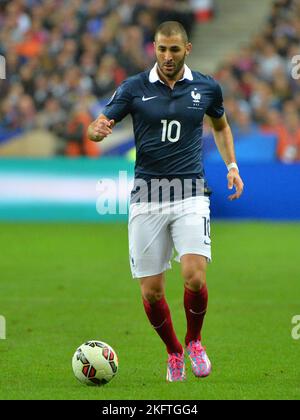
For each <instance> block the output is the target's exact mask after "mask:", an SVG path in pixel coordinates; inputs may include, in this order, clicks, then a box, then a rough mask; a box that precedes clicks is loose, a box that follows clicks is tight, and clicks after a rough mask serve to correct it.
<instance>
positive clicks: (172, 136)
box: [161, 120, 181, 143]
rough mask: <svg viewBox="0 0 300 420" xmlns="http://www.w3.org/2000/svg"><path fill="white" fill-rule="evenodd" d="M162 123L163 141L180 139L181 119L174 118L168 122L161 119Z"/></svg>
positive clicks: (173, 141)
mask: <svg viewBox="0 0 300 420" xmlns="http://www.w3.org/2000/svg"><path fill="white" fill-rule="evenodd" d="M161 123H162V125H163V130H162V136H161V141H166V139H167V140H169V141H170V142H172V143H175V142H176V141H178V140H179V139H180V133H181V124H180V122H179V121H176V120H173V121H170V122H169V123H168V120H161ZM174 127H175V128H174Z"/></svg>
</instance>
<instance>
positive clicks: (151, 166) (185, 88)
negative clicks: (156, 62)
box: [103, 66, 224, 180]
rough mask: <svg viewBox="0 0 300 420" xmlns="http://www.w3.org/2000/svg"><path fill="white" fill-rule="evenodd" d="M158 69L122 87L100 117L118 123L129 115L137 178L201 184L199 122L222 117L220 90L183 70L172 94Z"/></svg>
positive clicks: (211, 83)
mask: <svg viewBox="0 0 300 420" xmlns="http://www.w3.org/2000/svg"><path fill="white" fill-rule="evenodd" d="M156 68H157V67H156V66H155V67H154V68H153V69H152V70H151V71H146V72H144V73H140V74H138V75H136V76H133V77H130V78H129V79H127V80H126V81H124V82H123V83H122V84H121V86H120V87H119V88H118V89H117V91H116V93H115V94H114V96H113V97H112V99H111V100H110V102H109V103H108V104H107V106H106V107H105V109H104V110H103V114H104V115H105V116H106V117H107V118H109V119H113V120H115V121H116V122H119V121H121V120H122V119H123V118H124V117H125V116H126V115H127V114H131V116H132V119H133V127H134V135H135V144H136V164H135V177H136V178H139V177H140V178H142V179H146V180H148V179H151V178H153V177H155V178H157V177H158V178H160V177H167V178H172V177H174V178H181V179H184V178H186V177H196V178H201V179H202V178H204V169H203V156H202V143H203V140H202V128H203V118H204V115H205V114H207V115H208V116H210V117H213V118H220V117H222V115H223V113H224V108H223V97H222V92H221V88H220V86H219V84H218V83H217V82H216V81H215V80H214V79H213V78H212V77H210V76H205V75H203V74H201V73H198V72H194V71H191V70H190V69H189V68H188V67H187V66H185V72H184V77H183V79H182V80H180V81H178V82H177V83H176V84H175V87H174V89H173V90H172V89H171V88H170V87H169V86H167V85H166V84H164V83H163V82H162V81H161V80H160V79H159V78H158V75H157V70H156Z"/></svg>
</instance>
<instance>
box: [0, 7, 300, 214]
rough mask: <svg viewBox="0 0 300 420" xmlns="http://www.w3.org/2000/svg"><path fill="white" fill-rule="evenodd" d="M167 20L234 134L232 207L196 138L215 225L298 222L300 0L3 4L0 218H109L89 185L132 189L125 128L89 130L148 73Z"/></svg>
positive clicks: (130, 145)
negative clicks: (101, 137)
mask: <svg viewBox="0 0 300 420" xmlns="http://www.w3.org/2000/svg"><path fill="white" fill-rule="evenodd" d="M164 20H179V21H181V22H182V23H183V24H184V26H185V27H186V28H187V31H188V33H189V35H190V37H191V40H192V42H193V45H194V50H193V54H192V57H191V59H190V60H189V63H188V64H189V65H190V66H191V67H192V68H193V69H195V70H199V71H201V72H203V73H209V74H213V75H214V76H215V77H216V79H217V80H218V81H219V82H220V83H221V85H222V88H223V92H224V98H225V106H226V111H227V115H228V119H229V121H230V124H231V126H232V129H233V132H234V135H235V142H236V152H237V158H238V161H239V164H240V167H241V172H242V174H243V177H244V179H245V184H246V190H245V194H244V197H243V198H242V199H241V200H240V202H238V203H234V205H232V204H230V203H227V201H226V194H227V192H226V185H225V177H224V176H225V173H226V172H225V166H224V164H223V163H222V162H221V160H220V157H219V155H218V153H217V151H216V147H215V145H214V142H213V139H212V135H211V133H210V131H209V129H208V127H207V126H206V127H205V130H204V136H205V142H204V149H205V165H206V171H207V177H208V181H209V183H210V185H211V186H212V188H213V191H214V195H213V200H212V215H213V217H215V218H228V217H229V218H239V219H243V218H246V219H281V220H298V219H299V218H300V198H299V197H300V183H299V179H300V165H299V162H300V119H299V115H300V82H299V80H297V79H293V78H292V67H293V63H292V58H293V57H294V56H295V55H298V54H299V52H300V2H299V1H298V0H277V1H271V0H265V1H263V2H261V1H260V0H258V1H256V0H255V1H253V0H243V2H240V1H238V0H226V1H221V0H219V1H218V0H190V1H180V0H165V1H160V0H151V1H145V0H124V1H120V0H109V1H108V0H87V1H82V0H73V1H63V0H45V1H40V0H12V1H5V0H1V1H0V54H1V55H2V56H3V57H5V60H6V69H5V70H6V79H2V80H0V89H1V90H0V91H1V97H0V219H1V220H3V221H5V220H10V221H14V220H78V221H80V220H83V221H89V220H92V221H105V220H111V217H110V218H107V217H105V216H100V215H99V214H98V213H97V211H96V205H95V203H96V200H97V194H98V193H97V191H96V184H97V181H98V180H99V179H102V178H103V177H107V176H109V177H116V178H117V177H118V173H119V170H126V171H128V174H129V181H130V177H131V176H132V174H133V165H134V140H133V134H132V128H131V124H130V120H126V121H124V122H123V123H122V124H120V125H119V126H118V127H117V128H116V129H115V132H114V134H113V136H112V137H111V138H110V139H109V140H107V141H105V142H103V143H101V144H99V145H98V144H97V145H96V144H93V143H92V142H89V141H87V138H86V128H87V126H88V124H89V123H90V122H91V121H92V120H93V119H94V118H95V117H96V116H97V115H98V114H99V113H100V112H101V109H102V108H103V106H104V105H105V103H106V102H107V101H108V99H109V98H110V96H111V95H112V93H113V92H114V90H115V89H116V87H117V86H118V85H119V84H120V83H121V81H122V80H123V79H124V78H126V77H128V76H131V75H133V74H135V73H137V72H140V71H143V70H145V69H146V68H148V67H149V66H151V65H152V64H153V62H154V55H153V46H152V39H153V33H154V30H155V27H156V25H157V24H158V23H160V22H161V21H164ZM237 34H238V36H237ZM122 188H124V185H123V186H122ZM123 194H124V191H123ZM116 218H119V219H120V218H121V219H124V220H125V219H126V216H124V215H123V216H120V215H119V216H116Z"/></svg>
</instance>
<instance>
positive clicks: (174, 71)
mask: <svg viewBox="0 0 300 420" xmlns="http://www.w3.org/2000/svg"><path fill="white" fill-rule="evenodd" d="M154 46H155V53H156V59H157V64H158V68H159V71H160V72H161V73H162V75H163V76H164V77H166V78H167V79H170V80H172V79H173V80H174V79H175V80H176V79H177V78H178V77H179V76H181V72H183V66H184V63H185V58H186V56H187V55H188V54H189V53H190V51H191V49H192V45H191V44H190V43H186V42H185V41H184V40H183V38H182V36H181V35H172V36H170V37H167V36H165V35H162V34H158V35H157V38H156V42H155V43H154Z"/></svg>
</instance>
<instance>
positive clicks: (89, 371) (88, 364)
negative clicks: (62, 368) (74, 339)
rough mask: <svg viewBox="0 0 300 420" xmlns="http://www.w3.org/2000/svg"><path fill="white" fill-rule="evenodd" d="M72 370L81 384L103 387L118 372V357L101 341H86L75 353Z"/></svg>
mask: <svg viewBox="0 0 300 420" xmlns="http://www.w3.org/2000/svg"><path fill="white" fill-rule="evenodd" d="M72 368H73V372H74V375H75V376H76V378H77V379H78V380H79V381H80V382H81V383H83V384H85V385H92V386H100V385H105V384H107V383H108V382H109V381H111V380H112V378H113V377H114V376H115V375H116V374H117V372H118V357H117V354H116V352H115V351H114V350H113V349H112V348H111V347H110V346H109V345H108V344H106V343H104V342H103V341H96V340H92V341H87V342H86V343H84V344H82V345H81V346H80V347H78V349H77V350H76V351H75V353H74V356H73V359H72Z"/></svg>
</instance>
